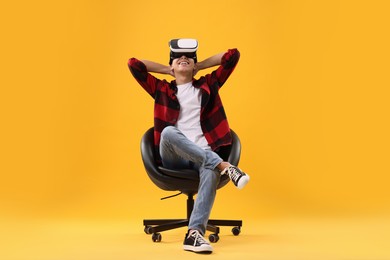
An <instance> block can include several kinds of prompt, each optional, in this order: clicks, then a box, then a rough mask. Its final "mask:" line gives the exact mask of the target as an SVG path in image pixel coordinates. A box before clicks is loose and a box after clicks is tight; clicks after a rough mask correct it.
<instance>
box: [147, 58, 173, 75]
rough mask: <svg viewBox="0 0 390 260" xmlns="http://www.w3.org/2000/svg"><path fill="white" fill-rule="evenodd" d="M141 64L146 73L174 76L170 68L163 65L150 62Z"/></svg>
mask: <svg viewBox="0 0 390 260" xmlns="http://www.w3.org/2000/svg"><path fill="white" fill-rule="evenodd" d="M142 62H143V63H144V64H145V66H146V69H147V71H148V72H155V73H160V74H168V75H171V76H174V75H173V71H172V70H171V67H170V66H167V65H163V64H160V63H157V62H154V61H150V60H142Z"/></svg>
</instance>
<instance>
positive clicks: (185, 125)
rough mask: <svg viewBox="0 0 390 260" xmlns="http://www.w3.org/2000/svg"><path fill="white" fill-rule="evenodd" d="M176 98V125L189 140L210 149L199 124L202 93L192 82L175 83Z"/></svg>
mask: <svg viewBox="0 0 390 260" xmlns="http://www.w3.org/2000/svg"><path fill="white" fill-rule="evenodd" d="M176 96H177V99H178V100H179V103H180V113H179V119H178V120H177V122H176V127H177V128H178V129H179V130H180V131H181V132H182V133H183V134H184V135H185V136H186V137H187V138H188V139H190V140H191V141H193V142H194V143H196V144H197V145H198V146H200V147H201V148H203V149H209V150H210V149H211V148H210V146H209V145H208V143H207V140H206V138H205V137H204V135H203V131H202V128H201V126H200V110H201V101H202V93H201V90H200V89H198V88H195V87H194V86H193V85H192V82H189V83H186V84H182V85H177V94H176Z"/></svg>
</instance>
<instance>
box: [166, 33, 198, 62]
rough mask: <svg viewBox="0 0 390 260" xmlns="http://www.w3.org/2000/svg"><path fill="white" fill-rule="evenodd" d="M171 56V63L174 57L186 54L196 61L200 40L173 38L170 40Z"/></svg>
mask: <svg viewBox="0 0 390 260" xmlns="http://www.w3.org/2000/svg"><path fill="white" fill-rule="evenodd" d="M169 48H170V49H171V51H170V55H169V56H170V57H169V65H172V61H173V60H174V59H177V58H180V57H181V56H183V55H184V56H186V57H187V58H191V59H193V60H194V62H195V63H196V62H197V61H198V60H197V57H196V51H197V50H198V41H197V40H195V39H172V40H170V41H169Z"/></svg>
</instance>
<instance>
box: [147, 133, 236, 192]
mask: <svg viewBox="0 0 390 260" xmlns="http://www.w3.org/2000/svg"><path fill="white" fill-rule="evenodd" d="M153 131H154V129H153V127H151V128H149V129H148V130H147V131H146V132H145V133H144V135H143V136H142V139H141V156H142V161H143V163H144V167H145V170H146V172H147V174H148V176H149V178H150V179H151V180H152V182H153V183H154V184H155V185H156V186H158V187H159V188H160V189H163V190H167V191H181V192H183V193H185V194H190V193H191V194H195V193H196V191H197V189H198V185H199V178H197V176H198V175H197V172H195V171H191V170H186V171H185V173H186V174H187V176H189V175H191V177H190V178H186V177H185V176H186V174H183V173H181V174H182V175H180V171H172V170H168V171H169V172H168V173H169V174H167V172H166V171H164V169H163V168H161V167H159V165H157V164H156V160H155V150H154V132H153ZM230 132H231V134H232V139H233V141H232V145H231V146H229V147H225V148H224V149H221V151H220V153H219V154H220V156H221V157H222V158H223V159H224V160H226V161H228V162H230V163H231V164H233V165H238V163H239V161H240V155H241V142H240V139H239V137H238V136H237V134H236V133H235V132H234V131H233V130H231V131H230ZM175 172H177V173H178V174H174V173H175ZM171 173H173V174H171ZM178 176H184V177H182V178H180V177H178ZM222 177H223V178H221V181H220V183H219V185H218V188H221V187H223V186H224V185H226V184H227V183H228V182H229V178H227V176H226V175H224V176H222Z"/></svg>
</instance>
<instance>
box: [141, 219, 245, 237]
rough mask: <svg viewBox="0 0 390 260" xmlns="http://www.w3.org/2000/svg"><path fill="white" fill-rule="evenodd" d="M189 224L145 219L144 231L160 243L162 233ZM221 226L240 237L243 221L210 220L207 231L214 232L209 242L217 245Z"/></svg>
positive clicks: (175, 220)
mask: <svg viewBox="0 0 390 260" xmlns="http://www.w3.org/2000/svg"><path fill="white" fill-rule="evenodd" d="M188 223H189V220H188V219H144V226H145V229H144V231H145V233H146V234H152V240H153V242H160V241H161V234H160V232H162V231H167V230H172V229H176V228H181V227H186V226H188ZM219 226H230V227H233V228H232V233H233V235H235V236H238V235H239V234H240V232H241V226H242V220H222V219H210V220H209V221H208V223H207V230H208V231H210V232H212V234H210V235H209V240H210V242H212V243H216V242H218V240H219V232H220V229H219Z"/></svg>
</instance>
